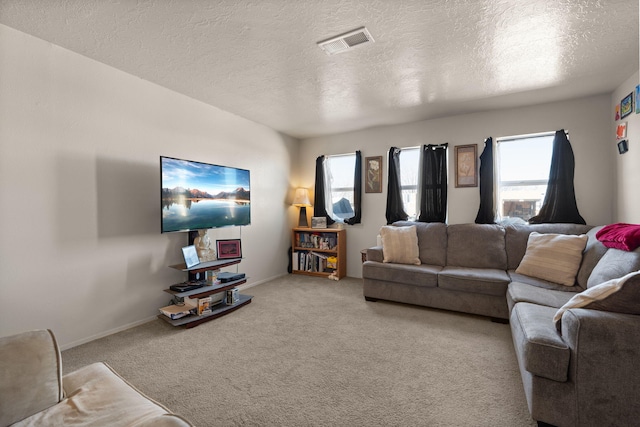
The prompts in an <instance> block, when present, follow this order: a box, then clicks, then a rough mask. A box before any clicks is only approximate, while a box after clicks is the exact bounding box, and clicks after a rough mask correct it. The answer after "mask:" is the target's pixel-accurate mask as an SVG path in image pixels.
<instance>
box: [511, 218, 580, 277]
mask: <svg viewBox="0 0 640 427" xmlns="http://www.w3.org/2000/svg"><path fill="white" fill-rule="evenodd" d="M592 228H593V227H592V226H590V225H582V224H522V225H517V224H510V225H507V226H505V233H506V236H505V245H506V251H507V265H508V269H509V270H515V269H516V268H518V266H519V265H520V262H521V261H522V258H523V257H524V254H525V252H526V251H527V241H528V240H529V234H531V232H532V231H537V232H538V233H540V234H548V233H558V234H586V233H587V232H588V231H589V230H591V229H592Z"/></svg>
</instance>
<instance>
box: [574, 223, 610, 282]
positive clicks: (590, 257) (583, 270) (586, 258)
mask: <svg viewBox="0 0 640 427" xmlns="http://www.w3.org/2000/svg"><path fill="white" fill-rule="evenodd" d="M602 227H604V226H599V227H594V228H592V229H591V230H589V232H588V233H587V237H588V238H589V240H588V241H587V247H586V248H584V252H583V253H582V264H581V265H580V270H578V275H577V276H576V281H577V282H578V285H579V286H580V287H581V288H582V289H587V283H588V281H589V276H591V272H592V271H593V269H594V268H595V266H596V265H597V264H598V262H599V261H600V259H601V258H602V257H603V256H604V254H605V253H606V252H607V250H608V249H609V248H607V247H606V246H605V245H603V244H602V242H600V241H599V240H598V239H597V238H596V233H597V232H598V231H600V230H601V229H602Z"/></svg>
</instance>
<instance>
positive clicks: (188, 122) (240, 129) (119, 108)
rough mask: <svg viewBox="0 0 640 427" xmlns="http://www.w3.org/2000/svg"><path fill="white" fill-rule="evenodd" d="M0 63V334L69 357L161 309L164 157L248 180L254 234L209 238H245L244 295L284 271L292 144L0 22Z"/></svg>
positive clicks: (174, 251)
mask: <svg viewBox="0 0 640 427" xmlns="http://www.w3.org/2000/svg"><path fill="white" fill-rule="evenodd" d="M0 64H2V66H1V67H0V200H2V209H0V271H1V272H2V273H1V274H0V291H1V293H2V298H0V336H4V335H9V334H13V333H17V332H20V331H23V330H28V329H35V328H51V329H53V330H54V332H55V334H56V336H57V338H58V339H59V341H60V343H61V344H62V346H63V347H70V346H73V345H76V344H79V343H82V342H85V341H88V340H91V339H94V338H97V337H100V336H104V335H107V334H109V333H112V332H115V331H118V330H121V329H125V328H127V327H129V326H133V325H135V324H138V323H142V322H145V321H147V320H149V319H150V318H153V316H155V315H156V313H158V308H159V307H162V306H164V305H166V304H167V303H168V302H169V295H168V294H167V293H165V292H163V289H165V288H167V287H168V286H169V285H170V284H172V283H176V282H179V281H182V280H184V279H186V276H185V275H184V273H181V272H179V271H177V270H174V269H171V268H169V267H168V265H171V264H176V263H179V262H181V261H182V258H181V251H180V248H181V247H182V246H185V245H186V244H187V236H186V234H185V233H173V234H164V235H163V234H161V233H160V188H159V186H160V172H159V156H160V155H166V156H172V157H178V158H185V159H190V160H198V161H203V162H209V163H216V164H222V165H228V166H235V167H241V168H245V169H249V170H250V171H251V184H252V185H251V190H252V204H253V206H252V224H251V225H250V226H248V227H243V228H242V229H240V228H237V227H232V228H225V229H220V230H218V231H213V232H211V238H212V239H216V238H238V237H240V233H241V237H242V243H243V245H242V249H243V253H244V257H245V259H244V261H243V262H242V263H241V264H240V265H239V267H238V269H239V271H241V272H244V273H246V274H247V276H248V277H249V278H250V279H249V285H251V284H257V283H261V282H263V281H266V280H269V279H271V278H274V277H277V276H279V275H282V274H284V273H285V272H286V265H287V257H286V253H287V248H288V247H289V245H290V243H289V236H290V225H291V224H292V223H293V221H294V219H295V215H296V212H295V210H294V209H293V208H292V207H291V206H290V194H289V193H290V187H291V184H290V181H289V180H290V176H291V170H292V168H293V164H294V162H295V161H297V158H298V142H297V140H295V139H293V138H289V137H286V136H283V135H282V134H279V133H277V132H275V131H273V130H272V129H270V128H267V127H265V126H262V125H259V124H256V123H253V122H251V121H248V120H245V119H243V118H240V117H238V116H235V115H232V114H230V113H227V112H225V111H222V110H219V109H217V108H214V107H211V106H209V105H206V104H203V103H201V102H199V101H196V100H194V99H191V98H188V97H185V96H183V95H180V94H178V93H175V92H173V91H171V90H168V89H165V88H162V87H160V86H158V85H155V84H153V83H150V82H147V81H144V80H141V79H139V78H137V77H135V76H132V75H129V74H126V73H124V72H121V71H119V70H116V69H114V68H111V67H109V66H106V65H104V64H102V63H99V62H96V61H94V60H91V59H89V58H87V57H84V56H81V55H78V54H76V53H73V52H70V51H68V50H66V49H63V48H61V47H59V46H56V45H53V44H50V43H48V42H44V41H42V40H40V39H37V38H34V37H32V36H29V35H27V34H24V33H21V32H19V31H16V30H13V29H11V28H9V27H6V26H3V25H0ZM230 270H231V271H235V268H233V269H230Z"/></svg>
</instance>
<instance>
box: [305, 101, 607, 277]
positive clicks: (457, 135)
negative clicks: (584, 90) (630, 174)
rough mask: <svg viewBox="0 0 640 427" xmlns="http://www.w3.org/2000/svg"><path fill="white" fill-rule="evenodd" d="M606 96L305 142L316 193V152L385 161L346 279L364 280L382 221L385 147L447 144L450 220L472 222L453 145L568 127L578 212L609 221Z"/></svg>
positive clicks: (474, 195) (350, 242)
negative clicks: (364, 258) (364, 261)
mask: <svg viewBox="0 0 640 427" xmlns="http://www.w3.org/2000/svg"><path fill="white" fill-rule="evenodd" d="M610 113H611V109H610V95H600V96H592V97H588V98H581V99H575V100H570V101H563V102H556V103H550V104H544V105H537V106H532V107H522V108H511V109H505V110H495V111H487V112H482V113H475V114H467V115H460V116H454V117H446V118H440V119H434V120H425V121H420V122H414V123H410V124H404V125H395V126H381V127H376V128H371V129H367V130H363V131H358V132H350V133H344V134H339V135H333V136H326V137H317V138H309V139H305V140H303V141H302V142H301V147H300V159H301V165H300V169H299V170H300V174H301V175H300V177H299V181H300V183H301V185H302V186H307V187H310V188H313V182H314V168H315V164H314V162H315V159H316V157H318V156H319V155H321V154H325V155H330V154H340V153H347V152H353V151H355V150H361V151H362V156H363V158H364V157H369V156H379V155H383V156H384V158H385V167H384V170H383V192H382V193H377V194H372V193H364V194H363V201H362V224H360V225H355V226H346V228H347V257H348V260H347V263H348V268H347V275H349V276H352V277H361V276H362V267H361V261H360V253H359V252H360V250H361V249H364V248H367V247H370V246H373V245H375V243H376V235H377V234H378V230H379V229H380V227H381V226H382V225H384V224H385V223H386V219H385V207H386V185H387V166H386V157H387V152H388V150H389V147H391V146H396V147H400V148H402V147H412V146H418V145H422V144H441V143H444V142H448V143H449V187H448V193H449V194H448V199H449V201H448V205H449V209H448V223H450V224H457V223H467V222H474V220H475V217H476V214H477V212H478V204H479V200H480V198H479V188H478V187H475V188H455V182H454V176H453V175H452V172H451V171H453V162H454V155H453V153H454V152H455V146H456V145H466V144H478V156H479V155H480V154H481V152H482V149H483V142H484V139H485V138H486V137H488V136H492V137H494V138H497V137H501V136H510V135H522V134H528V133H536V132H543V131H555V130H558V129H566V130H568V131H569V133H570V141H571V145H572V147H573V150H574V154H575V159H576V170H575V187H576V199H577V202H578V208H579V210H580V213H581V214H582V216H583V217H584V219H585V221H586V222H587V223H588V224H605V223H608V222H610V221H611V220H612V209H611V206H612V203H613V196H612V193H611V189H612V186H613V181H614V176H613V173H612V170H613V157H612V155H611V152H610V150H609V148H610V147H609V145H608V144H609V141H610V139H611V138H610V137H611V134H610V129H611V119H610V117H611V116H610Z"/></svg>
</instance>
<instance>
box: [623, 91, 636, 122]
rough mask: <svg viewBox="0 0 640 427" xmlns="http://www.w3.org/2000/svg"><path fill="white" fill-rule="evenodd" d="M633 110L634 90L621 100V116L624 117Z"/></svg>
mask: <svg viewBox="0 0 640 427" xmlns="http://www.w3.org/2000/svg"><path fill="white" fill-rule="evenodd" d="M632 111H633V92H631V93H630V94H629V95H627V96H625V97H624V98H622V101H620V118H621V119H624V118H625V117H627V116H628V115H629V114H631V112H632Z"/></svg>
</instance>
